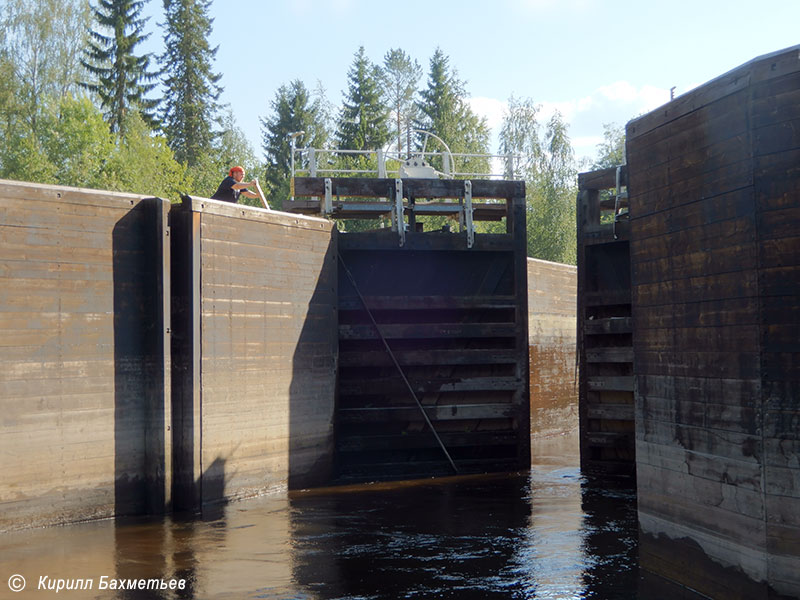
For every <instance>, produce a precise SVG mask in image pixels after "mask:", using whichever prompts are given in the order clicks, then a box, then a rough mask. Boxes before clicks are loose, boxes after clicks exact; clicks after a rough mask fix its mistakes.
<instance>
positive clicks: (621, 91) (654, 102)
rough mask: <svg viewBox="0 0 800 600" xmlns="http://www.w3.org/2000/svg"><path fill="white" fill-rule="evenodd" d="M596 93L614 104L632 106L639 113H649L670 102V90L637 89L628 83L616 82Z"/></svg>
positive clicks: (652, 87) (649, 87)
mask: <svg viewBox="0 0 800 600" xmlns="http://www.w3.org/2000/svg"><path fill="white" fill-rule="evenodd" d="M595 93H596V94H599V95H600V96H601V97H603V98H605V99H606V100H610V101H611V102H612V103H618V104H626V105H630V106H632V107H634V108H635V109H636V111H637V112H649V111H651V110H653V109H654V108H657V107H659V106H661V105H662V104H664V103H666V102H668V101H669V90H665V89H661V88H657V87H655V86H652V85H644V86H641V87H638V88H637V87H636V86H635V85H633V84H632V83H630V82H628V81H615V82H614V83H612V84H610V85H604V86H602V87H600V88H598V89H597V90H596V92H595Z"/></svg>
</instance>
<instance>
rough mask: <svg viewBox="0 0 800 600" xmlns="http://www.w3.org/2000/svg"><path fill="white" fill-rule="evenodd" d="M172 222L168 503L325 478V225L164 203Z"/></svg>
mask: <svg viewBox="0 0 800 600" xmlns="http://www.w3.org/2000/svg"><path fill="white" fill-rule="evenodd" d="M170 223H171V227H172V232H173V249H174V252H173V275H174V278H173V288H172V294H173V327H174V336H173V337H174V339H173V354H174V356H175V361H174V369H175V370H174V374H173V382H174V385H173V420H174V422H175V428H176V431H178V432H180V433H179V437H178V439H177V440H176V444H175V472H176V498H175V503H176V507H178V508H191V507H193V506H197V505H198V504H207V503H213V502H217V501H220V500H223V499H226V498H232V497H241V496H247V495H252V494H255V493H258V492H262V491H264V490H265V489H267V488H269V487H271V486H279V485H286V483H287V482H288V484H289V486H290V487H300V486H305V485H310V484H314V483H321V482H324V481H326V480H327V479H328V478H329V477H330V470H331V461H332V457H333V414H334V413H333V411H334V395H335V389H336V363H337V348H338V346H337V340H338V337H337V334H338V331H337V302H336V298H337V270H336V239H337V238H336V236H335V235H334V233H333V231H332V224H331V223H330V222H329V221H327V220H323V219H318V218H313V217H302V216H295V215H288V214H286V213H277V212H268V211H266V210H262V209H253V208H250V207H246V206H240V205H231V204H228V203H224V202H217V201H214V200H207V199H197V198H195V199H192V198H185V199H184V201H183V204H182V205H179V206H173V209H172V212H171V213H170Z"/></svg>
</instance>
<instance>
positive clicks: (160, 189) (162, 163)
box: [100, 112, 191, 200]
mask: <svg viewBox="0 0 800 600" xmlns="http://www.w3.org/2000/svg"><path fill="white" fill-rule="evenodd" d="M103 171H104V175H105V178H104V181H102V182H101V185H100V187H102V188H104V189H109V190H119V191H124V192H131V193H136V194H148V195H155V196H159V197H161V198H168V199H170V200H177V199H178V198H180V196H181V194H183V193H186V191H187V190H189V189H190V188H191V181H190V179H189V177H188V174H187V171H186V167H185V166H183V165H182V164H181V163H179V162H177V161H176V160H175V158H174V156H173V154H172V150H171V149H170V147H169V146H168V145H167V140H166V139H165V138H164V137H162V136H155V135H153V134H152V133H151V131H150V128H149V126H148V125H147V124H146V123H145V122H144V120H143V119H142V117H141V116H140V115H139V114H138V113H136V112H134V113H130V114H128V116H127V117H126V118H125V120H124V121H123V123H122V128H121V134H120V135H119V136H118V137H117V140H116V147H115V149H114V153H113V154H112V156H111V157H110V159H109V160H108V161H107V163H106V164H105V166H104V169H103Z"/></svg>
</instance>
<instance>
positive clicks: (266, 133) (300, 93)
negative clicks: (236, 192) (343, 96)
mask: <svg viewBox="0 0 800 600" xmlns="http://www.w3.org/2000/svg"><path fill="white" fill-rule="evenodd" d="M323 102H324V98H322V96H321V95H319V96H318V97H317V98H315V99H312V96H311V94H310V93H309V91H308V89H307V88H306V86H305V84H303V82H302V81H300V80H299V79H296V80H294V81H292V82H291V83H290V84H289V85H288V86H287V85H282V86H281V87H280V88H278V91H277V92H276V94H275V99H274V100H273V101H272V111H273V113H272V115H271V116H270V117H269V118H267V119H261V125H262V149H263V150H264V155H265V156H266V158H267V164H266V177H265V182H266V185H265V186H264V193H265V195H266V196H267V199H268V201H269V202H270V203H274V204H275V205H276V206H280V204H281V203H282V202H283V200H285V199H287V198H289V195H290V194H289V178H290V176H291V174H290V170H291V167H290V165H291V144H290V141H289V139H288V136H289V134H290V133H295V132H297V131H304V132H305V134H304V135H303V136H302V137H301V138H298V144H300V145H302V146H308V147H311V148H322V147H324V146H325V145H326V144H327V141H328V131H327V128H326V125H325V115H324V106H323ZM297 166H300V165H297Z"/></svg>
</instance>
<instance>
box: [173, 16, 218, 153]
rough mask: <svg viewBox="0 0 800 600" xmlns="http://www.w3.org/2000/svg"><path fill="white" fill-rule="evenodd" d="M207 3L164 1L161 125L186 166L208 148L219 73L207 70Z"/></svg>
mask: <svg viewBox="0 0 800 600" xmlns="http://www.w3.org/2000/svg"><path fill="white" fill-rule="evenodd" d="M210 5H211V2H210V0H164V14H165V16H166V33H165V36H164V45H165V47H166V50H165V52H164V54H163V55H162V56H161V57H160V62H161V64H162V65H163V67H164V73H165V77H164V80H163V81H164V87H165V89H166V93H165V95H164V104H163V113H162V121H163V128H164V132H165V133H166V135H167V139H168V140H169V145H170V147H171V148H172V150H173V151H174V152H175V157H176V158H177V159H178V160H179V161H180V162H185V163H187V164H188V165H189V166H190V167H192V166H195V165H197V164H198V163H200V162H201V159H204V157H205V155H207V154H208V153H209V152H210V150H211V147H212V144H213V142H214V137H215V136H214V131H213V126H214V123H215V121H216V115H217V112H218V111H219V105H218V104H217V99H218V98H219V95H220V93H221V91H222V89H221V88H220V86H219V85H218V82H219V80H220V78H221V77H222V76H221V75H220V74H218V73H213V72H212V69H211V64H212V62H213V60H214V57H215V55H216V53H217V48H211V47H209V44H208V38H209V36H210V35H211V19H210V18H209V16H208V10H209V7H210Z"/></svg>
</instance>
